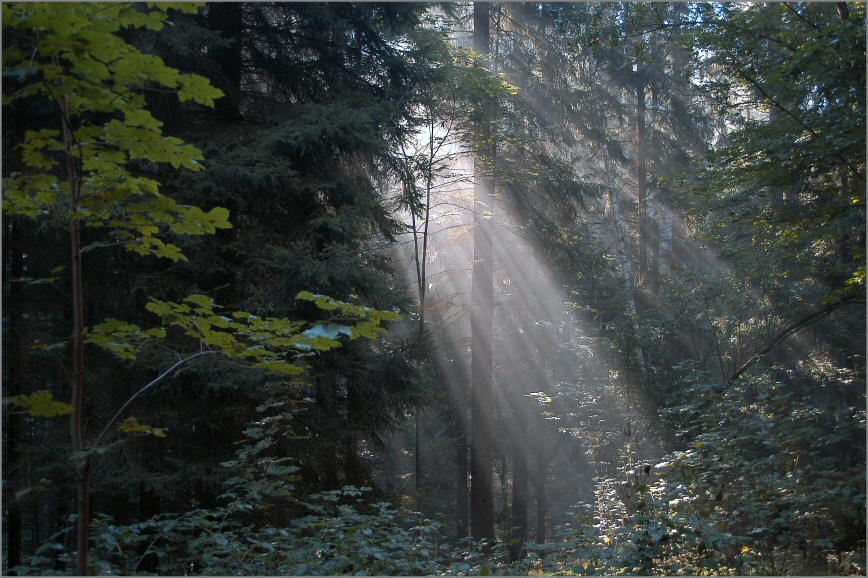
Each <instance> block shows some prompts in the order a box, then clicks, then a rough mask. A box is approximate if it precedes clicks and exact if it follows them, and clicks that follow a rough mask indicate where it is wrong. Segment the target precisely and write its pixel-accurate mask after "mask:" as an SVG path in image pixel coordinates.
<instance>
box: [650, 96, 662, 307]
mask: <svg viewBox="0 0 868 578" xmlns="http://www.w3.org/2000/svg"><path fill="white" fill-rule="evenodd" d="M657 106H658V101H657V88H656V87H654V86H652V87H651V130H650V131H648V132H649V139H648V140H649V143H650V145H651V146H650V147H649V148H650V149H651V150H652V151H655V152H656V150H657V149H656V147H655V144H656V143H655V138H654V134H655V133H654V129H655V127H656V126H657ZM657 160H658V161H659V156H658V157H657ZM653 166H654V167H659V166H660V165H659V162H657V163H654V165H653ZM658 170H659V169H658ZM652 172H653V173H657V171H652ZM655 178H656V176H655V175H652V182H653V180H654V179H655ZM656 194H657V187H655V186H652V187H651V194H650V195H649V199H648V217H649V221H650V222H649V223H648V225H649V227H650V228H651V253H652V254H651V294H652V295H653V296H654V307H659V306H660V216H659V211H658V210H657V207H658V203H657V199H656V198H655V197H656Z"/></svg>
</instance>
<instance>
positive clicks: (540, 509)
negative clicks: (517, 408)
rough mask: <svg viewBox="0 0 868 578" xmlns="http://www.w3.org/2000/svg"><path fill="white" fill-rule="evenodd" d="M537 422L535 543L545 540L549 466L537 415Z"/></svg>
mask: <svg viewBox="0 0 868 578" xmlns="http://www.w3.org/2000/svg"><path fill="white" fill-rule="evenodd" d="M537 423H538V426H539V433H538V434H537V449H536V460H535V463H536V472H535V474H534V477H533V482H534V483H533V485H534V489H535V490H536V543H537V544H545V541H546V508H547V507H548V506H547V504H546V477H547V476H546V470H548V467H549V461H548V460H547V459H546V458H545V454H546V453H547V452H546V428H545V419H544V418H543V417H542V416H538V418H537Z"/></svg>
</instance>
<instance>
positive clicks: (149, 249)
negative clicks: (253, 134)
mask: <svg viewBox="0 0 868 578" xmlns="http://www.w3.org/2000/svg"><path fill="white" fill-rule="evenodd" d="M169 8H170V7H169V6H162V7H159V8H157V9H155V10H151V11H145V12H142V11H140V10H138V9H137V8H135V7H133V6H130V5H121V4H116V5H105V6H104V5H98V4H90V5H80V6H77V5H76V6H74V5H40V4H18V5H11V6H4V21H5V22H6V25H7V27H8V30H9V31H10V32H11V33H12V34H13V35H14V41H15V43H14V44H13V45H12V47H11V48H10V49H8V50H5V51H4V75H6V76H10V77H15V78H18V79H19V86H18V89H17V90H16V92H14V93H13V94H12V95H11V99H10V100H11V101H13V102H14V101H15V100H18V99H24V98H44V99H46V100H47V101H48V103H50V105H52V106H53V107H54V109H55V113H56V115H57V116H56V117H55V118H56V120H55V126H57V127H58V128H42V129H41V130H38V131H27V133H26V134H25V140H24V142H23V143H22V145H21V151H22V158H23V166H24V167H25V169H24V170H23V172H21V173H17V174H12V175H10V176H9V177H7V178H5V179H4V211H5V212H7V213H8V214H11V215H24V216H28V217H31V218H39V217H41V216H42V215H43V214H50V213H51V212H57V213H58V214H59V215H60V217H59V218H60V221H61V222H65V223H67V224H68V226H69V233H70V246H71V265H70V280H71V285H72V291H71V308H72V312H73V314H72V319H73V329H72V346H71V350H72V354H71V364H72V372H71V388H70V390H71V395H70V403H69V404H66V403H64V402H58V401H54V400H53V396H52V395H51V393H50V392H47V391H45V392H35V393H33V394H30V395H26V394H22V395H19V396H15V397H12V398H8V399H9V401H11V402H13V403H15V404H16V405H18V406H20V407H23V408H24V409H26V410H27V411H28V412H29V413H30V414H31V415H35V416H43V417H52V416H55V415H59V414H66V413H69V414H70V416H71V417H70V439H71V450H72V461H73V470H74V472H75V479H76V487H77V490H76V493H77V500H76V504H77V521H76V545H77V558H76V559H77V566H76V571H77V572H78V573H79V574H80V575H86V574H88V573H89V570H90V569H89V567H88V554H87V547H88V534H89V523H90V515H91V512H90V476H91V468H92V460H93V456H94V455H95V453H94V452H103V451H104V448H102V447H101V446H100V444H101V442H102V441H103V439H104V436H105V434H106V433H107V432H108V430H109V428H110V427H112V426H113V425H114V424H115V423H116V421H117V420H118V418H119V417H120V415H121V414H122V412H123V411H124V410H125V409H126V407H127V406H128V405H129V404H130V403H132V402H133V401H134V399H135V398H136V397H138V396H139V395H140V394H142V393H144V392H145V391H146V390H148V389H149V388H151V387H152V386H153V385H155V384H156V383H157V382H159V381H161V380H162V379H164V378H165V377H167V376H168V375H169V374H170V373H171V371H173V370H174V369H175V368H177V367H178V366H179V365H181V364H183V363H186V362H187V361H189V360H191V359H193V358H196V357H198V356H200V355H206V354H209V353H214V352H218V351H219V352H222V353H223V354H224V355H229V356H231V357H235V358H237V359H246V360H249V361H251V362H253V365H254V366H258V367H262V368H264V369H268V370H272V371H279V372H283V373H290V374H294V373H297V372H299V371H300V368H299V367H298V366H297V365H295V361H294V360H292V359H291V358H290V359H287V358H285V357H284V354H283V353H282V352H280V353H279V352H278V348H285V347H287V346H290V347H294V348H296V349H297V350H298V351H304V350H305V349H306V350H307V351H315V350H322V349H324V348H325V349H328V348H331V347H333V346H335V345H338V343H339V342H338V341H337V337H339V336H340V335H346V336H349V337H355V336H359V335H362V334H369V335H375V334H376V333H377V331H378V330H379V329H380V328H378V327H377V326H378V325H379V322H380V320H382V319H385V318H388V317H391V318H394V315H393V314H387V316H386V317H385V318H380V319H377V320H376V321H375V322H374V323H373V324H372V325H369V326H367V328H365V327H363V326H362V325H358V326H357V327H356V328H350V327H348V326H342V325H338V324H335V323H329V324H325V325H323V324H319V325H315V326H313V327H311V328H310V329H309V330H308V331H307V333H304V334H303V333H302V327H303V325H304V324H299V323H293V322H290V321H288V320H275V319H268V318H265V319H262V318H259V317H256V316H254V315H251V314H248V313H244V312H235V313H233V318H229V317H225V316H221V315H218V314H217V313H216V310H215V306H214V304H213V302H212V301H211V300H210V299H209V298H207V297H204V296H201V295H193V296H190V297H187V298H186V299H185V302H182V303H172V302H168V303H167V302H159V301H154V302H152V303H151V304H150V305H149V309H150V310H151V311H152V312H154V313H156V314H158V315H160V316H162V317H163V318H164V320H165V322H166V324H167V325H168V326H174V327H176V328H178V329H179V330H181V331H183V332H184V333H185V334H186V335H188V336H190V337H192V338H194V339H196V340H197V341H198V342H199V343H200V345H201V346H202V347H205V348H208V349H203V350H200V351H199V352H196V353H193V354H191V355H188V356H186V357H183V358H181V360H180V361H178V362H177V363H176V364H174V365H173V366H172V367H171V368H169V370H166V371H165V372H163V373H162V374H161V375H160V376H158V377H157V378H156V379H154V380H152V381H151V382H149V383H148V384H147V385H145V386H144V387H143V388H141V389H140V390H139V391H137V392H136V394H135V395H133V396H132V397H131V398H130V399H129V400H128V401H127V403H125V404H124V405H123V406H122V407H121V408H120V409H119V410H118V411H117V413H116V414H115V415H114V417H112V418H111V419H109V420H108V422H107V423H106V424H105V426H104V428H103V430H102V432H101V433H100V434H98V435H97V436H95V437H92V439H90V440H88V439H86V434H85V431H84V428H83V423H84V421H85V415H84V412H85V407H86V406H85V399H86V389H85V385H86V382H85V363H86V359H87V358H86V356H85V344H86V343H88V344H93V345H97V346H100V347H103V348H105V349H106V350H108V351H111V352H112V353H114V354H116V355H118V356H119V357H121V358H127V359H132V358H134V357H135V355H136V354H137V353H138V352H139V349H140V346H141V343H142V342H146V341H148V340H152V339H159V338H162V337H164V336H165V335H166V330H165V329H164V328H154V329H151V330H141V329H140V328H139V327H138V326H135V325H132V324H129V323H124V322H121V321H118V320H116V319H108V320H106V321H105V322H103V323H100V324H98V325H96V326H94V327H92V328H89V329H88V328H86V327H85V325H84V323H85V322H84V297H83V291H82V287H83V277H84V274H85V273H84V269H83V266H82V254H83V253H85V252H87V251H89V250H92V249H96V248H99V247H101V246H107V245H111V244H118V245H121V246H124V247H125V248H126V249H127V250H129V251H133V252H136V253H138V254H141V255H152V256H155V257H164V258H169V259H171V260H174V261H177V260H183V259H186V257H185V256H184V254H183V253H182V252H181V250H180V249H179V247H177V246H176V245H174V244H171V243H167V242H164V241H163V240H162V239H161V237H162V236H163V235H166V234H167V233H170V234H175V235H191V234H192V235H202V234H213V233H215V232H216V230H217V229H220V228H228V227H230V226H231V225H230V224H229V221H228V211H226V210H225V209H222V208H214V209H211V210H210V211H207V212H206V211H203V210H201V209H199V208H198V207H195V206H188V205H180V204H178V203H177V202H175V201H174V200H172V199H171V198H168V197H165V196H163V195H161V194H160V192H159V183H158V182H157V181H156V180H153V179H151V178H147V177H144V176H141V166H142V165H143V164H147V163H168V164H171V165H172V166H173V167H175V168H176V169H177V168H180V167H184V168H187V169H191V170H201V168H202V165H201V161H202V156H201V154H200V152H199V151H198V150H197V149H195V148H194V147H192V146H190V145H187V144H185V143H184V142H183V141H181V140H180V139H177V138H174V137H166V136H163V134H162V131H161V127H162V123H160V122H159V121H157V120H156V119H155V118H154V117H153V116H152V115H151V114H150V112H148V111H147V110H146V109H145V108H144V104H145V99H144V96H143V94H142V92H143V90H146V89H150V88H152V87H163V88H166V89H169V90H173V91H176V92H177V94H178V96H179V98H180V99H181V100H182V101H185V100H193V101H195V102H198V103H201V104H205V105H209V106H210V105H213V101H214V99H215V98H217V97H219V96H220V92H219V91H217V90H216V89H214V88H212V87H211V86H210V85H209V84H208V82H207V81H206V80H205V79H204V78H202V77H199V76H195V75H184V74H181V73H179V72H178V71H177V70H175V69H172V68H169V67H167V66H165V65H164V64H163V63H162V61H161V60H160V59H159V58H157V57H154V56H150V55H146V54H143V53H141V52H139V51H138V50H137V49H136V48H134V47H133V46H132V45H130V44H128V43H126V42H125V41H123V40H121V38H120V37H119V36H118V31H119V30H120V29H121V28H122V27H147V28H150V29H154V30H159V29H160V28H161V27H162V26H163V24H164V20H165V19H166V16H167V15H166V10H167V9H169ZM182 8H183V9H185V10H187V11H192V10H196V9H197V7H195V6H192V5H185V6H183V7H182ZM84 227H90V228H95V229H107V230H108V234H107V235H106V236H105V239H106V240H102V241H95V242H93V243H91V244H90V245H88V246H85V247H83V246H82V236H83V233H82V229H83V228H84ZM57 269H58V271H59V270H62V269H63V267H58V268H57ZM301 297H303V298H306V299H308V300H310V301H312V302H315V303H316V304H317V305H318V306H320V307H322V308H325V309H331V310H335V309H337V310H339V311H341V312H342V314H348V315H350V316H357V315H361V317H364V318H371V319H372V320H373V318H372V317H370V313H369V311H368V310H366V309H364V308H360V307H353V306H350V305H347V304H342V303H339V302H333V301H330V300H327V299H325V298H323V297H320V296H314V295H313V294H309V293H308V294H303V295H301ZM370 311H375V310H370ZM377 315H378V314H377ZM358 331H360V332H358ZM211 348H213V349H211ZM118 429H119V430H120V431H122V432H143V433H150V434H153V435H157V436H164V435H165V434H164V431H163V430H162V429H159V428H153V427H151V426H147V425H143V424H140V423H139V422H138V420H136V419H135V418H130V419H127V420H125V421H124V422H122V423H121V424H120V426H119V428H118Z"/></svg>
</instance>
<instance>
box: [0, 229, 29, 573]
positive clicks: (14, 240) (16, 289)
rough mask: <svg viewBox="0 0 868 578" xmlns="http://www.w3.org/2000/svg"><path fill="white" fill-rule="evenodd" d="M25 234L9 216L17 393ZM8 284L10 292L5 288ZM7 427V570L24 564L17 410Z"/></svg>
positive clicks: (9, 341) (10, 333) (6, 265)
mask: <svg viewBox="0 0 868 578" xmlns="http://www.w3.org/2000/svg"><path fill="white" fill-rule="evenodd" d="M23 242H24V239H23V235H22V230H21V221H20V219H17V218H11V217H8V218H6V220H5V222H4V227H3V280H4V281H3V284H4V291H3V293H4V297H5V298H6V299H5V303H6V305H5V311H4V313H5V315H6V316H7V317H6V319H4V321H5V322H6V324H7V325H6V332H5V335H4V336H3V345H4V348H3V349H4V350H3V361H4V362H3V369H4V375H3V394H4V395H6V396H15V395H20V394H21V393H22V388H21V373H22V369H23V366H24V344H23V343H22V339H23V335H22V328H23V320H24V318H23V312H22V305H23V303H24V300H23V295H21V293H22V291H21V287H22V284H21V283H12V282H11V280H13V279H16V278H19V277H22V276H23V275H22V274H23V263H22V261H23V255H24V253H23V251H24V246H23ZM6 286H8V288H9V289H8V293H7V292H6V290H5V288H6ZM3 425H4V430H5V432H4V433H5V437H6V448H5V451H4V452H3V468H4V471H5V472H6V476H4V477H5V478H7V479H10V480H11V484H10V487H9V488H8V491H7V488H5V487H4V488H3V493H4V496H3V501H4V502H5V503H6V504H7V510H6V523H5V526H6V527H5V530H6V549H7V564H6V568H7V570H8V569H9V568H13V567H15V566H18V565H20V564H21V531H22V527H21V518H22V516H21V506H20V503H19V501H18V500H17V499H15V490H16V488H17V487H18V486H17V483H16V482H17V479H16V478H17V476H16V475H15V471H16V470H17V466H18V460H19V459H20V458H19V451H18V443H19V441H20V440H21V432H22V428H21V416H20V414H18V412H9V414H7V416H6V417H5V418H4V424H3Z"/></svg>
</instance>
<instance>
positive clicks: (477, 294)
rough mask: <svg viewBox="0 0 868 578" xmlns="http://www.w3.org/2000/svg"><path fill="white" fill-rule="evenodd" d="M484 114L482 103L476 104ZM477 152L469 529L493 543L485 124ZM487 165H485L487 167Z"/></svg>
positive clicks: (477, 23)
mask: <svg viewBox="0 0 868 578" xmlns="http://www.w3.org/2000/svg"><path fill="white" fill-rule="evenodd" d="M488 43H489V4H488V2H475V3H474V5H473V45H474V49H475V50H476V52H477V53H478V54H479V55H480V62H478V63H477V66H484V65H485V64H486V62H487V60H488ZM480 106H481V108H482V109H483V110H480V112H481V113H482V114H483V115H484V114H485V113H486V112H487V111H485V110H484V108H485V107H486V106H487V103H480ZM477 143H478V152H477V154H476V157H475V158H474V186H473V192H474V196H475V200H476V215H477V217H476V226H475V227H474V231H473V271H472V280H471V284H472V287H471V296H470V307H471V311H470V332H471V384H472V390H471V401H470V406H471V428H472V432H471V440H470V444H471V446H470V447H471V450H470V477H471V486H470V530H471V535H472V536H473V538H474V539H475V540H489V541H493V540H494V495H493V494H494V491H493V479H492V460H493V440H492V403H493V392H492V386H493V371H492V369H493V366H492V324H493V313H494V271H493V245H492V233H493V231H492V226H491V212H492V206H491V193H492V192H493V189H494V182H493V179H492V178H491V172H490V171H491V168H490V163H492V161H493V157H494V155H493V152H494V150H493V147H492V146H491V127H490V123H488V122H486V121H481V122H480V124H479V126H478V127H477ZM487 164H489V166H486V165H487Z"/></svg>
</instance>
